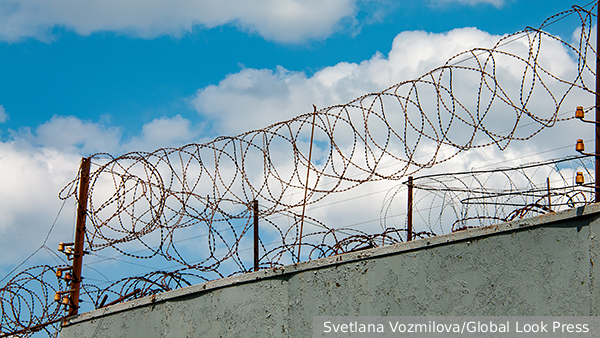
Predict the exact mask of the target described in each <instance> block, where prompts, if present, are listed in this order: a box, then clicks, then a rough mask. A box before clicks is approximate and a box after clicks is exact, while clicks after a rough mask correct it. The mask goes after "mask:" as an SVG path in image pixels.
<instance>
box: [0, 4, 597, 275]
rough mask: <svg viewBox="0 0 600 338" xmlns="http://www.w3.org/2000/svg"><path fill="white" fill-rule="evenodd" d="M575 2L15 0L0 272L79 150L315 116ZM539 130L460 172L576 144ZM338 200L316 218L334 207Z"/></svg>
mask: <svg viewBox="0 0 600 338" xmlns="http://www.w3.org/2000/svg"><path fill="white" fill-rule="evenodd" d="M573 4H574V3H571V2H567V1H564V0H550V1H549V0H403V1H391V0H331V1H321V0H308V1H298V0H264V1H263V0H257V1H242V0H227V1H210V0H195V1H194V0H170V1H163V0H152V1H139V0H126V1H124V0H118V1H117V0H108V1H106V0H105V1H97V0H91V1H84V2H81V1H76V0H44V1H27V0H4V1H2V2H0V186H1V187H2V188H1V189H0V255H1V256H2V257H3V258H2V260H0V277H4V276H5V275H6V273H7V272H8V271H10V270H11V269H12V267H14V266H15V264H18V263H19V262H20V261H22V260H23V258H25V257H26V256H27V255H28V254H29V253H31V252H32V251H33V250H35V249H36V248H38V247H39V246H40V244H41V243H42V242H43V240H44V238H45V235H46V232H47V230H48V229H49V228H50V226H51V225H52V224H53V222H54V220H55V217H56V215H57V213H58V212H59V209H60V207H61V203H62V202H61V201H60V200H59V199H58V197H57V195H58V193H59V191H60V189H61V188H62V187H63V186H64V185H65V184H66V183H67V182H69V181H70V180H71V179H73V178H74V177H75V176H76V173H77V168H78V164H79V160H80V158H81V156H88V155H90V154H93V153H97V152H107V153H111V154H113V155H119V154H122V153H125V152H128V151H135V150H153V149H156V148H159V147H172V146H179V145H183V144H186V143H191V142H203V141H207V140H211V139H213V138H215V137H216V136H219V135H235V134H238V133H241V132H244V131H246V130H249V129H254V128H261V127H264V126H267V125H270V124H272V123H275V122H277V121H282V120H285V119H289V118H291V117H294V116H297V115H299V114H303V113H306V112H310V111H312V104H316V105H317V106H318V107H320V108H322V107H326V106H329V105H333V104H339V103H345V102H348V101H350V100H352V99H354V98H356V97H358V96H360V95H363V94H366V93H369V92H377V91H380V90H383V89H385V88H388V87H389V86H391V85H394V84H395V83H398V82H401V81H404V80H409V79H412V78H414V77H417V76H419V75H421V74H423V73H425V72H427V71H429V70H430V69H433V68H435V67H437V66H440V65H442V64H443V63H444V62H445V61H446V60H447V59H448V58H449V57H451V56H452V55H454V54H456V53H458V52H461V51H463V50H467V49H469V48H473V47H479V46H482V47H491V46H493V45H494V44H495V42H496V41H498V39H500V38H501V37H502V36H503V35H505V34H508V33H512V32H515V31H519V30H521V29H523V28H525V27H526V26H533V27H537V26H539V25H540V24H541V23H542V22H543V21H544V19H546V18H547V17H549V16H551V15H553V14H555V13H558V12H560V11H563V10H567V9H569V8H570V6H571V5H573ZM586 4H587V2H585V3H578V5H582V6H583V5H586ZM571 23H573V22H571ZM575 29H576V26H573V25H569V24H568V23H563V22H559V23H557V24H555V25H553V26H551V27H550V28H549V30H550V31H551V32H552V33H554V34H558V35H560V36H561V37H563V38H565V39H566V40H569V39H570V38H571V37H572V35H573V33H574V31H575ZM569 41H570V40H569ZM555 47H556V49H555V50H553V51H552V52H551V55H552V56H556V57H557V58H558V59H560V58H561V57H564V59H560V60H562V61H560V62H559V63H558V64H557V65H555V66H554V67H555V68H554V71H556V72H558V73H561V72H562V71H563V70H564V71H565V72H566V71H567V70H568V68H569V67H571V64H572V63H573V60H570V59H569V56H568V53H566V52H565V51H564V50H563V49H560V48H561V47H560V46H555ZM552 48H554V47H552ZM565 69H567V70H565ZM582 100H583V101H585V100H587V98H586V99H582ZM591 102H592V101H591V99H590V100H588V101H585V102H583V103H581V102H580V101H578V103H580V104H582V105H589V104H591ZM573 103H574V102H573ZM566 108H568V109H566V110H569V109H571V108H573V107H570V106H569V107H566ZM560 137H565V133H561V135H560ZM571 138H576V137H571ZM539 140H540V141H532V142H530V143H527V144H526V145H523V144H521V146H519V147H518V149H514V150H513V149H509V150H507V151H506V152H505V153H504V155H498V156H496V155H492V154H496V150H495V151H494V152H491V153H488V154H486V155H485V156H483V157H482V156H480V157H472V158H470V157H468V156H467V155H465V156H467V157H465V158H463V160H462V161H461V163H462V164H463V166H460V165H459V166H458V167H456V169H457V170H463V169H469V168H473V167H478V166H484V165H489V164H491V163H492V164H496V163H497V164H498V165H513V164H519V162H518V161H517V162H513V163H510V164H509V163H507V162H503V161H505V160H506V159H509V158H510V159H520V158H525V160H523V161H524V162H525V161H527V160H539V159H540V158H539V157H533V158H527V156H528V155H531V154H540V153H541V152H544V151H555V150H556V149H562V148H561V147H564V146H570V143H569V142H571V141H570V138H565V140H564V142H563V139H562V138H560V142H558V141H557V142H556V144H552V143H551V142H550V143H549V142H548V140H555V141H556V138H552V136H546V137H545V138H544V136H540V138H539ZM561 142H563V143H561ZM569 151H570V148H569ZM569 151H566V150H563V151H562V152H559V153H560V155H565V154H568V153H569ZM486 156H487V157H486ZM469 161H471V162H469ZM465 163H468V164H465ZM451 169H453V168H449V167H446V168H444V170H451ZM385 192H386V188H382V187H370V188H368V189H367V190H364V191H361V192H360V194H364V195H369V196H373V194H379V195H376V196H375V197H371V198H370V200H371V201H372V202H373V203H372V204H373V205H372V207H371V209H372V210H373V211H374V212H373V214H372V215H369V216H365V217H367V219H373V218H377V217H378V212H379V210H380V208H381V204H382V201H383V199H384V195H385ZM348 198H350V199H352V198H354V197H352V196H349V197H346V199H348ZM363 206H365V204H364V203H363ZM365 207H366V206H365ZM324 210H325V209H323V208H322V209H320V210H315V211H314V214H313V215H314V216H315V217H321V218H325V219H327V217H329V219H332V217H334V216H332V215H329V216H328V212H325V211H324ZM344 215H345V217H347V218H348V219H354V220H356V217H355V215H353V214H351V213H347V212H346V213H344ZM340 219H341V218H340ZM72 226H73V205H72V204H67V205H66V206H65V209H64V210H63V212H62V213H61V216H60V217H59V218H58V221H57V223H56V228H55V230H54V232H53V235H52V236H51V239H50V242H49V244H48V245H49V246H50V247H51V248H52V249H54V247H55V242H58V241H59V240H62V239H63V238H65V239H66V240H68V239H69V238H70V236H71V231H72ZM44 260H50V258H49V257H46V256H43V257H41V258H39V261H40V262H42V261H44ZM50 263H52V261H50Z"/></svg>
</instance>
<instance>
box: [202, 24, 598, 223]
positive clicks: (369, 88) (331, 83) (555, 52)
mask: <svg viewBox="0 0 600 338" xmlns="http://www.w3.org/2000/svg"><path fill="white" fill-rule="evenodd" d="M500 38H501V36H494V35H490V34H488V33H486V32H482V31H480V30H477V29H475V28H463V29H455V30H453V31H450V32H447V33H443V34H431V33H426V32H421V31H416V32H403V33H401V34H399V35H398V36H397V37H396V38H395V39H394V42H393V46H392V48H391V50H390V52H389V53H388V55H387V56H384V55H382V54H381V53H377V54H375V55H374V56H373V57H371V58H370V59H369V60H365V61H363V62H360V63H346V62H342V63H339V64H337V65H335V66H332V67H327V68H325V69H322V70H320V71H318V72H316V73H315V74H314V75H313V76H307V75H306V74H305V73H302V72H293V71H288V70H286V69H283V68H281V67H278V68H277V69H275V70H269V69H242V70H241V71H239V72H238V73H235V74H230V75H229V76H227V77H226V78H225V79H223V80H222V81H221V82H220V83H218V84H217V85H212V86H208V87H206V88H202V89H200V90H198V91H197V93H196V94H195V95H194V97H193V100H192V103H193V104H194V106H195V107H196V109H197V111H198V112H199V113H200V114H202V115H203V116H205V117H206V118H208V119H209V122H211V123H212V124H213V125H214V126H215V128H216V132H217V133H218V134H225V135H234V134H238V133H242V132H244V131H247V130H251V129H260V128H263V127H266V126H268V125H270V124H273V123H276V122H278V121H283V120H287V119H290V118H292V117H295V116H298V115H300V114H304V113H309V112H311V111H312V107H311V104H313V103H314V104H316V105H317V107H318V108H324V107H327V106H331V105H335V104H342V103H345V102H349V101H351V100H353V99H355V98H357V97H360V96H361V95H363V94H366V93H370V92H379V91H381V90H382V89H384V88H388V87H389V86H391V85H393V84H394V83H399V82H401V81H407V80H411V79H414V78H417V77H419V76H421V75H422V74H425V73H427V72H428V71H429V70H431V69H435V68H436V67H439V66H441V65H443V64H444V63H445V62H446V61H447V60H448V59H449V58H450V57H452V56H453V55H455V54H457V53H459V52H462V51H465V50H469V49H471V48H474V47H488V48H489V47H492V46H494V45H495V44H496V43H497V41H498V40H499V39H500ZM528 42H529V41H528V40H527V39H526V38H523V39H517V40H515V41H513V42H512V43H510V44H507V45H505V46H503V47H502V49H503V50H505V51H507V52H511V53H516V54H519V55H521V56H524V57H525V58H527V55H528V53H529V48H528ZM459 59H462V58H459ZM455 61H456V60H455ZM495 61H496V62H497V63H496V64H494V66H495V67H496V68H495V71H496V74H497V79H498V81H499V84H500V85H501V86H502V88H503V89H504V90H505V94H506V95H508V96H509V97H510V99H511V100H512V101H513V102H515V103H517V105H518V104H519V103H518V102H519V100H521V99H522V97H521V93H520V88H521V86H523V92H524V96H523V97H526V95H527V92H528V90H529V87H530V81H531V78H530V77H526V79H525V81H524V83H523V84H522V83H521V80H522V78H523V74H524V68H523V67H524V64H523V63H521V62H517V61H515V60H514V59H511V58H509V57H506V56H503V55H500V54H497V55H496V60H495ZM538 62H539V64H541V65H542V66H544V67H545V69H547V70H549V71H551V72H552V73H553V74H555V75H557V76H559V77H561V78H563V79H567V80H573V79H574V78H575V74H576V69H577V65H576V63H575V61H574V60H573V59H571V57H570V56H569V52H568V51H567V50H566V49H565V48H564V47H563V46H562V45H561V44H559V43H556V42H555V41H550V40H545V41H544V43H543V44H542V52H541V53H540V55H539V58H538ZM491 64H492V63H491V62H489V63H488V65H487V66H486V67H488V68H486V69H487V70H488V71H491V70H492V66H491ZM461 66H465V67H477V65H476V64H475V62H474V61H473V60H471V61H467V62H464V63H462V64H461ZM435 74H436V76H438V75H439V73H435ZM444 76H446V77H445V79H447V76H448V73H447V72H446V73H445V75H444ZM586 76H589V74H587V75H586ZM542 78H543V80H544V81H545V84H546V85H547V86H548V88H549V89H550V90H552V91H553V92H554V93H555V94H557V97H556V99H559V98H560V95H561V94H562V93H563V92H564V91H565V90H566V86H564V85H563V84H561V83H558V82H557V81H555V80H553V79H551V78H549V77H545V75H542ZM479 80H480V77H479V76H478V75H473V73H472V72H470V71H465V70H460V69H455V70H454V72H453V83H454V88H453V90H454V94H455V95H456V97H457V98H458V99H459V100H460V102H461V103H463V104H465V106H466V107H468V108H469V109H470V111H471V112H476V111H477V108H476V107H477V104H478V102H477V98H478V95H477V94H478V90H479V89H478V86H479ZM587 80H589V79H587ZM442 82H443V81H442ZM444 83H447V82H444ZM589 83H593V82H589ZM536 86H537V89H536V91H535V92H534V95H533V96H532V97H531V101H530V102H529V103H528V104H527V108H528V110H529V111H531V112H532V113H533V114H535V115H537V116H538V117H542V118H549V117H551V116H552V114H553V113H554V109H555V106H554V101H553V98H552V97H550V96H549V95H548V94H547V93H546V91H545V90H544V89H543V87H542V86H541V85H540V83H539V79H536ZM408 87H409V86H405V87H401V88H408ZM419 90H421V91H420V95H419V97H420V100H421V101H420V102H421V104H422V106H423V107H424V108H425V113H426V114H427V115H428V116H429V118H430V119H432V121H433V123H434V124H435V123H437V121H438V117H437V115H436V114H437V108H436V102H437V97H436V93H435V91H434V90H433V89H432V87H431V86H428V85H426V84H421V85H419ZM400 92H405V90H404V89H400ZM489 94H490V93H489V91H487V90H486V89H484V90H483V93H482V95H481V98H482V100H481V102H479V105H480V108H479V111H480V112H482V111H483V110H484V109H485V107H486V105H487V103H488V101H487V100H489V99H490V95H489ZM367 101H368V100H367ZM369 102H370V101H369ZM376 104H377V102H376ZM386 104H387V105H386V117H387V119H388V122H390V123H392V127H393V128H396V132H398V133H400V134H401V133H402V131H403V129H402V126H403V124H402V123H403V122H401V121H403V115H402V112H401V111H400V109H399V106H398V102H395V104H394V99H393V98H390V99H389V102H387V103H386ZM592 104H593V95H591V94H589V93H586V92H583V91H581V90H578V89H575V90H573V91H572V92H570V94H569V95H568V96H567V97H566V99H565V101H564V102H563V103H562V106H561V110H560V113H566V114H572V112H571V113H569V111H570V110H571V111H572V110H574V108H575V107H576V106H577V105H583V106H591V105H592ZM365 105H367V106H368V104H366V103H365ZM376 110H378V109H376ZM335 112H336V110H335V109H334V110H333V111H331V113H335ZM349 114H355V115H353V117H352V119H353V122H355V123H356V128H359V129H360V126H359V125H361V123H362V118H361V117H360V110H358V109H357V110H355V111H354V112H351V113H349ZM343 115H344V118H346V115H345V113H344V114H343ZM560 117H563V118H564V117H569V115H562V116H560ZM355 118H356V120H354V119H355ZM439 118H440V120H442V121H447V120H448V118H449V114H444V113H443V112H442V114H441V115H440V117H439ZM515 119H516V114H515V111H514V109H511V108H509V107H507V106H506V105H503V104H502V103H501V102H500V100H499V99H498V98H497V97H496V102H495V103H494V109H493V110H492V111H491V112H490V113H489V114H488V116H486V118H485V126H486V127H487V128H488V129H489V130H491V131H493V132H497V133H499V134H503V135H506V134H507V133H508V131H509V130H510V128H511V126H512V125H513V124H514V123H515ZM373 120H375V119H372V120H370V121H373ZM417 120H418V119H417ZM370 123H373V126H372V125H369V130H370V131H371V135H372V137H374V138H377V137H379V136H381V135H384V136H385V133H380V134H378V133H377V132H376V130H377V129H376V128H375V127H376V126H375V125H376V123H377V122H370ZM394 123H396V124H394ZM339 124H340V125H341V124H343V123H341V122H340V123H339ZM457 124H459V125H461V126H460V127H453V128H452V129H451V130H450V132H449V133H448V136H449V137H450V138H451V140H452V141H455V142H457V143H458V144H464V143H465V142H467V141H468V137H469V136H470V135H471V133H472V128H471V129H469V128H468V127H466V126H464V125H462V124H460V123H455V124H454V125H457ZM519 125H520V126H522V127H521V128H519V129H517V130H516V132H515V136H517V137H519V136H528V135H529V134H530V133H532V132H534V131H535V130H534V127H535V128H538V127H539V124H537V123H533V120H531V119H529V118H528V117H526V116H525V117H522V118H521V121H520V124H519ZM408 129H410V128H408ZM440 129H441V128H440ZM304 131H306V130H303V132H304ZM309 131H310V130H309ZM409 131H410V130H409ZM316 133H317V134H316V136H315V138H316V139H317V140H325V138H323V137H321V138H320V137H319V135H318V134H319V133H320V132H319V130H317V131H316ZM574 135H589V136H590V137H591V136H592V135H593V134H592V133H591V127H590V126H589V125H582V124H581V123H580V122H579V121H568V122H561V123H559V124H557V126H555V127H553V128H548V129H546V130H544V131H543V132H542V133H540V134H538V135H537V136H535V137H534V138H533V139H531V140H529V141H526V142H523V141H513V143H512V144H511V146H510V147H509V148H508V149H507V150H506V151H500V149H499V148H498V147H496V146H490V147H487V148H482V149H474V150H469V151H468V152H463V153H461V154H459V155H458V156H457V157H456V158H454V159H453V160H451V161H449V162H445V163H442V164H439V165H437V166H435V167H434V168H432V169H431V170H428V169H427V170H424V171H421V172H419V173H418V174H417V176H418V175H423V174H425V173H432V172H436V173H439V172H451V171H461V170H470V169H472V168H478V167H482V166H488V167H487V168H488V169H490V167H489V165H490V164H495V166H496V167H500V166H504V165H508V166H516V165H519V164H522V163H524V162H533V161H541V160H545V159H549V158H553V157H554V158H556V157H560V156H565V155H574V154H575V152H574V151H573V145H574V142H575V139H576V138H578V137H585V136H574ZM338 136H340V138H336V143H337V145H338V146H340V147H341V148H344V147H345V146H346V144H344V143H343V140H344V137H345V136H347V135H345V134H343V132H341V133H339V134H338V133H337V132H336V137H338ZM415 139H416V138H410V137H409V139H408V142H407V143H409V144H408V148H409V149H411V148H412V142H415ZM490 141H491V137H490V136H489V135H486V134H483V133H480V134H478V136H477V137H476V139H475V144H482V143H487V142H490ZM350 142H351V141H350ZM394 142H398V141H393V140H392V141H390V147H392V146H394V145H395V146H398V144H397V143H396V144H394ZM359 144H361V142H359ZM421 144H426V142H425V141H423V140H421ZM426 145H427V144H426ZM501 145H505V142H504V143H501ZM431 146H432V145H431ZM431 146H430V145H427V146H426V147H423V146H420V147H419V151H418V154H417V156H421V157H415V158H414V159H415V160H418V161H422V162H424V163H426V162H427V161H429V160H430V159H431V157H432V156H433V154H434V147H431ZM299 147H300V148H301V150H302V151H304V152H305V155H306V154H307V149H308V146H307V145H306V144H303V143H301V144H299ZM350 148H351V144H350V146H349V148H348V149H347V154H349V153H350V151H351V150H352V149H350ZM563 148H564V149H563ZM396 150H397V151H398V152H397V154H398V155H399V156H400V157H402V158H403V156H404V154H403V151H402V147H401V146H400V147H398V148H396ZM456 151H457V149H456V148H451V147H446V148H444V149H442V151H441V153H440V154H438V160H440V159H443V158H444V156H449V155H450V154H452V153H454V152H456ZM544 151H552V152H549V153H543V152H544ZM362 153H365V152H364V151H363V150H362V149H361V147H360V145H359V147H358V149H357V151H356V152H355V154H362ZM324 155H327V153H325V154H324ZM322 156H323V153H321V154H319V151H318V149H317V151H316V154H315V153H313V159H316V162H317V163H318V162H319V161H320V160H323V158H322ZM353 156H356V155H353ZM360 156H361V155H358V156H357V157H360ZM279 157H283V156H279ZM275 158H278V156H275ZM359 161H360V159H359ZM504 163H506V164H504ZM386 164H392V163H386ZM403 165H404V164H403V163H396V164H394V166H393V167H391V168H400V167H402V166H403ZM292 170H293V168H287V169H285V170H284V174H283V176H284V177H285V174H286V173H288V172H291V171H292ZM350 170H352V168H350ZM386 170H387V169H386ZM389 170H391V169H389ZM300 171H301V172H302V170H300ZM391 171H393V170H391ZM302 175H305V174H302ZM363 175H366V174H365V173H363ZM301 177H302V180H304V176H301ZM358 177H364V176H357V177H355V178H356V179H358ZM323 184H325V183H323ZM390 185H391V184H390V182H379V183H375V184H372V185H369V186H368V187H366V186H365V187H360V188H357V189H354V190H352V192H348V193H347V194H340V195H339V196H331V197H328V198H327V202H325V201H323V202H324V203H328V202H332V201H334V202H335V201H337V200H344V199H347V198H348V197H356V196H360V195H361V194H362V195H364V196H370V195H369V194H371V193H372V192H373V191H376V190H383V191H385V189H386V186H387V187H388V188H389V187H390ZM342 195H343V196H342ZM286 198H287V197H286ZM294 198H302V194H301V193H299V194H297V195H296V196H294ZM382 198H383V194H380V195H377V196H372V197H369V198H367V199H355V200H353V201H352V202H344V203H340V204H339V205H337V206H335V205H334V206H330V207H327V208H317V209H315V211H314V212H311V214H310V215H311V216H315V217H317V218H318V219H320V220H322V221H324V222H325V223H326V224H330V225H333V226H336V227H337V226H343V225H344V224H352V223H357V222H358V223H360V222H361V220H366V219H373V218H376V217H377V215H378V214H379V208H380V207H381V203H382ZM289 200H290V201H291V200H292V198H291V197H290V198H289ZM287 201H288V199H286V202H287ZM399 202H400V203H403V202H402V200H401V199H399ZM315 207H316V206H315ZM311 209H312V206H311V207H309V210H311ZM373 215H375V217H373ZM363 226H365V227H370V230H371V231H373V230H376V229H374V228H373V226H375V227H378V224H377V222H375V223H368V225H367V223H365V225H363Z"/></svg>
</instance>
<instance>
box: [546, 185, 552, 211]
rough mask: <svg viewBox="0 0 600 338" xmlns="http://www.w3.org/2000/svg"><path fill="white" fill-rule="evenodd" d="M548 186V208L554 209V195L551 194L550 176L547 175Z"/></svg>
mask: <svg viewBox="0 0 600 338" xmlns="http://www.w3.org/2000/svg"><path fill="white" fill-rule="evenodd" d="M546 188H547V189H548V210H549V211H552V197H551V195H550V177H546Z"/></svg>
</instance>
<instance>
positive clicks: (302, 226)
mask: <svg viewBox="0 0 600 338" xmlns="http://www.w3.org/2000/svg"><path fill="white" fill-rule="evenodd" d="M316 116H317V106H315V105H314V104H313V115H312V128H311V131H310V148H309V150H308V164H307V165H306V186H305V187H304V203H303V204H302V218H300V237H299V238H298V262H300V249H302V231H303V230H304V213H305V212H306V197H307V196H308V179H309V178H310V163H311V157H312V147H313V137H314V135H315V118H316Z"/></svg>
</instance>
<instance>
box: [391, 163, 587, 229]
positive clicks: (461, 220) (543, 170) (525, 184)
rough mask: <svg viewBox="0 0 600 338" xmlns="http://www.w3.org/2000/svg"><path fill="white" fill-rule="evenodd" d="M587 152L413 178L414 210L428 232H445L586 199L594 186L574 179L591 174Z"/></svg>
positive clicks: (394, 191)
mask: <svg viewBox="0 0 600 338" xmlns="http://www.w3.org/2000/svg"><path fill="white" fill-rule="evenodd" d="M593 168H594V161H593V158H591V157H589V156H569V157H565V158H560V159H555V160H549V161H543V162H534V163H529V164H526V165H521V166H518V167H514V168H497V169H494V170H481V171H467V172H460V173H445V174H435V175H427V176H421V177H415V178H414V179H413V181H412V184H413V189H414V199H415V201H416V202H415V206H417V207H418V208H416V209H415V210H414V214H415V215H416V218H417V219H418V220H419V223H421V224H426V225H427V228H428V229H429V231H431V232H438V233H448V232H455V231H460V230H464V229H469V228H475V227H483V226H490V225H493V224H496V223H499V222H508V221H512V220H515V219H522V218H526V217H532V216H537V215H543V214H548V213H552V212H556V211H561V210H566V209H571V208H575V207H578V206H583V205H587V204H591V203H593V202H594V190H593V189H590V187H588V186H586V185H583V184H577V183H576V180H575V176H576V173H577V172H580V173H581V174H582V176H583V177H584V179H586V180H587V182H590V181H593V178H594V171H593ZM400 190H402V188H401V187H395V188H394V189H391V190H390V191H389V192H388V194H387V196H386V198H385V202H384V206H383V208H382V217H381V219H382V223H383V224H384V225H385V224H386V220H387V219H388V217H386V216H387V214H389V213H390V212H391V208H392V205H393V203H394V199H395V198H396V197H397V196H398V193H399V191H400Z"/></svg>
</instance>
